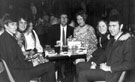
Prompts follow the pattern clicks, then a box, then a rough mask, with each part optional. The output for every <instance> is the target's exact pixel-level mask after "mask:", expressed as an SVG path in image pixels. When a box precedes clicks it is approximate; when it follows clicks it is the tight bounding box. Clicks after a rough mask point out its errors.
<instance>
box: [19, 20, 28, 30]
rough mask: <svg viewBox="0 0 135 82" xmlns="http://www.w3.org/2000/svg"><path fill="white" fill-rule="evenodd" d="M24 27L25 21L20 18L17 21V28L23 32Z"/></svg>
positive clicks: (25, 25)
mask: <svg viewBox="0 0 135 82" xmlns="http://www.w3.org/2000/svg"><path fill="white" fill-rule="evenodd" d="M26 27H27V22H26V21H25V20H24V19H23V18H21V20H20V21H19V30H20V31H22V32H23V31H25V30H26Z"/></svg>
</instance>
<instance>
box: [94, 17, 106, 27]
mask: <svg viewBox="0 0 135 82" xmlns="http://www.w3.org/2000/svg"><path fill="white" fill-rule="evenodd" d="M101 21H103V22H105V24H106V25H107V26H108V20H107V19H106V18H105V17H102V18H100V19H98V21H97V28H98V24H99V22H101Z"/></svg>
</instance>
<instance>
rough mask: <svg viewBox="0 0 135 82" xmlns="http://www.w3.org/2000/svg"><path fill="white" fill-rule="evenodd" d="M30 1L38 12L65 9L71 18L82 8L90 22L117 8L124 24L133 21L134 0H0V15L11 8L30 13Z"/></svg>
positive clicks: (134, 11) (54, 12)
mask: <svg viewBox="0 0 135 82" xmlns="http://www.w3.org/2000/svg"><path fill="white" fill-rule="evenodd" d="M31 2H33V3H35V5H36V7H37V8H38V12H42V10H44V11H46V12H48V13H53V14H55V15H56V16H58V14H59V13H60V12H62V11H67V12H69V13H70V14H71V17H72V18H73V17H74V15H75V13H76V12H78V11H79V10H81V9H83V10H85V11H86V12H87V14H88V15H89V18H90V20H91V22H89V23H91V24H93V23H92V21H94V19H95V18H94V17H97V16H100V15H101V14H103V13H105V11H106V10H107V12H109V11H110V10H111V9H117V10H118V11H119V13H120V14H121V16H122V17H123V20H124V23H125V24H128V25H131V24H134V23H135V0H0V16H2V15H3V14H4V13H6V12H10V11H11V9H14V12H13V13H15V14H20V13H22V14H31V11H30V3H31ZM9 5H12V6H9ZM42 5H44V6H42Z"/></svg>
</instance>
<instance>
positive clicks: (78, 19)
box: [77, 15, 85, 27]
mask: <svg viewBox="0 0 135 82" xmlns="http://www.w3.org/2000/svg"><path fill="white" fill-rule="evenodd" d="M77 23H78V24H79V26H81V27H82V26H84V25H85V21H84V19H83V17H82V16H80V15H78V16H77Z"/></svg>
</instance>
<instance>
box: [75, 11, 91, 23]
mask: <svg viewBox="0 0 135 82" xmlns="http://www.w3.org/2000/svg"><path fill="white" fill-rule="evenodd" d="M79 15H80V16H81V17H82V18H83V19H84V21H85V22H86V20H87V17H88V15H87V14H86V13H85V12H84V11H80V12H78V13H77V14H76V17H77V16H79Z"/></svg>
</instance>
